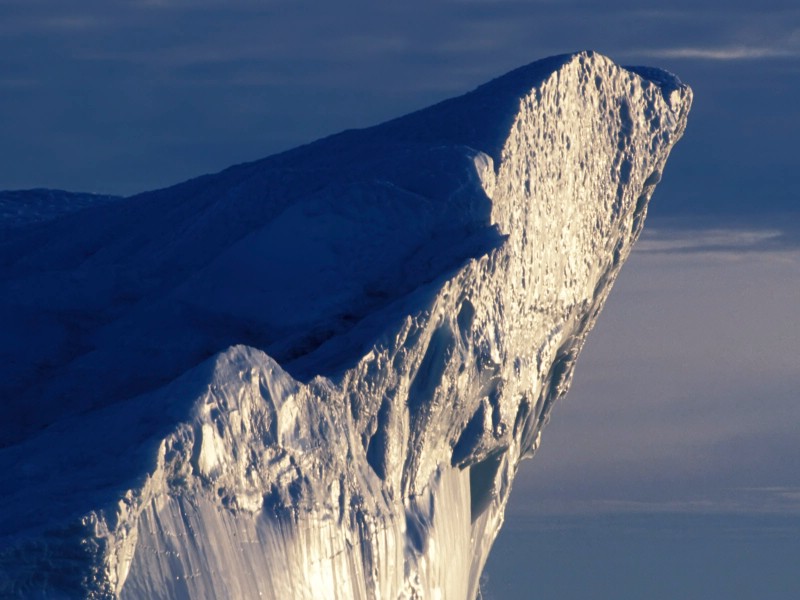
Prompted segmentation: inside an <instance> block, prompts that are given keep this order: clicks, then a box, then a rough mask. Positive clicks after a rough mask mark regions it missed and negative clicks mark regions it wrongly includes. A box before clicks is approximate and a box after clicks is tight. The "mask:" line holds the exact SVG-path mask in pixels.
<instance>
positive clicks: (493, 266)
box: [0, 52, 692, 600]
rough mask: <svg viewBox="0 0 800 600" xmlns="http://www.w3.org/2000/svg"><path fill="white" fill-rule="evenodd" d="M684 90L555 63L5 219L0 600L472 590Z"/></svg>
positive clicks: (586, 65)
mask: <svg viewBox="0 0 800 600" xmlns="http://www.w3.org/2000/svg"><path fill="white" fill-rule="evenodd" d="M691 98H692V95H691V90H690V89H689V88H688V87H687V86H685V85H683V84H682V83H681V82H680V81H679V80H678V79H677V78H676V77H674V76H673V75H671V74H669V73H666V72H664V71H660V70H657V69H650V68H639V67H637V68H622V67H619V66H617V65H615V64H614V63H612V62H611V61H610V60H609V59H607V58H605V57H603V56H601V55H598V54H596V53H593V52H583V53H577V54H572V55H565V56H559V57H553V58H549V59H545V60H543V61H539V62H536V63H533V64H531V65H528V66H526V67H522V68H520V69H517V70H516V71H512V72H511V73H509V74H507V75H505V76H503V77H500V78H498V79H496V80H494V81H491V82H489V83H487V84H485V85H483V86H480V87H479V88H477V89H476V90H474V91H473V92H470V93H468V94H466V95H464V96H461V97H458V98H454V99H451V100H447V101H444V102H442V103H440V104H437V105H435V106H432V107H430V108H427V109H424V110H421V111H419V112H416V113H413V114H410V115H407V116H405V117H401V118H399V119H396V120H393V121H389V122H387V123H384V124H382V125H378V126H376V127H372V128H368V129H363V130H353V131H346V132H343V133H341V134H338V135H334V136H331V137H329V138H325V139H322V140H320V141H317V142H314V143H312V144H309V145H307V146H302V147H300V148H296V149H294V150H290V151H288V152H285V153H282V154H278V155H275V156H271V157H269V158H266V159H263V160H260V161H257V162H253V163H248V164H243V165H238V166H234V167H231V168H229V169H226V170H225V171H222V172H220V173H217V174H215V175H206V176H203V177H200V178H198V179H195V180H191V181H188V182H185V183H182V184H179V185H176V186H174V187H171V188H167V189H163V190H157V191H154V192H149V193H145V194H140V195H138V196H134V197H131V198H126V199H120V200H115V201H114V202H103V203H100V204H99V205H97V206H95V207H93V208H90V209H84V210H81V211H79V212H75V213H73V214H66V215H62V216H60V217H59V218H52V219H49V220H47V221H46V222H38V223H36V222H23V221H24V219H23V220H22V221H21V222H20V223H21V224H18V225H17V226H15V227H14V228H13V229H11V230H9V231H8V232H6V233H5V234H4V238H3V241H2V243H0V270H1V272H2V274H3V277H2V283H0V286H2V294H0V331H2V335H3V338H4V340H3V344H2V347H3V360H2V361H0V363H1V364H0V394H1V395H2V398H3V404H2V407H1V408H0V411H2V412H1V413H0V417H1V418H0V469H2V471H3V473H4V477H3V479H2V481H0V498H2V507H1V510H0V596H2V597H10V598H39V597H42V598H92V599H99V598H104V599H105V598H120V599H124V600H133V599H145V598H147V599H151V598H195V599H197V598H231V599H237V598H241V599H251V598H275V599H281V600H284V599H291V598H295V599H301V598H302V599H304V598H315V599H318V598H330V599H345V598H347V599H349V598H358V599H361V598H363V599H377V598H406V599H413V598H432V599H436V598H441V599H448V600H450V599H462V598H463V599H470V600H471V599H473V598H475V597H476V595H477V593H478V581H479V577H480V574H481V571H482V569H483V566H484V564H485V561H486V558H487V555H488V553H489V550H490V548H491V546H492V543H493V541H494V539H495V537H496V535H497V532H498V530H499V528H500V526H501V525H502V522H503V511H504V508H505V505H506V502H507V501H508V497H509V493H510V490H511V485H512V481H513V478H514V475H515V473H516V471H517V469H518V468H519V465H520V461H521V460H522V459H523V458H525V457H530V456H532V455H533V453H534V452H535V451H536V449H537V447H538V445H539V440H540V435H541V431H542V428H543V426H544V425H545V424H546V422H547V419H548V416H549V414H550V410H551V408H552V406H553V403H554V402H555V401H557V400H558V399H559V398H560V397H562V396H563V395H564V394H565V393H566V391H567V389H568V387H569V384H570V381H571V378H572V372H573V368H574V365H575V361H576V359H577V357H578V354H579V352H580V350H581V347H582V345H583V342H584V339H585V336H586V334H587V333H588V331H589V330H590V329H591V327H592V325H593V324H594V322H595V320H596V318H597V315H598V313H599V312H600V310H601V308H602V306H603V304H604V302H605V300H606V297H607V295H608V293H609V291H610V289H611V286H612V284H613V282H614V279H615V278H616V276H617V273H618V271H619V269H620V267H621V265H622V263H623V262H624V261H625V259H626V257H627V256H628V254H629V252H630V249H631V246H632V244H633V243H634V242H635V240H636V239H637V237H638V235H639V233H640V231H641V229H642V226H643V223H644V217H645V215H646V212H647V203H648V201H649V199H650V197H651V195H652V193H653V189H654V187H655V185H656V184H657V183H658V182H659V181H660V178H661V174H662V173H663V169H664V164H665V162H666V160H667V156H668V154H669V152H670V150H671V148H672V146H673V145H674V144H675V142H676V141H677V140H678V139H679V138H680V137H681V135H682V134H683V131H684V128H685V125H686V118H687V114H688V111H689V108H690V105H691ZM34 220H35V219H29V220H28V221H34ZM40 220H41V219H40Z"/></svg>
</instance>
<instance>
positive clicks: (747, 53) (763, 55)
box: [628, 46, 800, 61]
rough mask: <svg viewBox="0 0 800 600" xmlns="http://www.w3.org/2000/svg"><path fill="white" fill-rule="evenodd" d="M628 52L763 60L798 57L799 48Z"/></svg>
mask: <svg viewBox="0 0 800 600" xmlns="http://www.w3.org/2000/svg"><path fill="white" fill-rule="evenodd" d="M628 54H631V55H637V56H650V57H655V58H685V59H699V60H719V61H732V60H764V59H770V58H799V57H800V48H770V47H765V46H724V47H717V48H703V47H700V46H684V47H677V48H653V49H645V50H636V51H632V52H630V53H628Z"/></svg>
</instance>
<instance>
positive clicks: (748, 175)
mask: <svg viewBox="0 0 800 600" xmlns="http://www.w3.org/2000/svg"><path fill="white" fill-rule="evenodd" d="M586 48H591V49H595V50H598V51H600V52H602V53H604V54H607V55H609V56H611V57H612V58H614V59H616V60H617V61H618V62H621V63H623V64H642V63H644V64H652V65H657V66H661V67H664V68H667V69H670V70H672V71H674V72H676V73H678V74H679V75H680V76H681V77H682V78H683V79H684V80H685V81H687V82H688V83H690V84H691V85H692V86H693V87H694V89H695V92H696V103H695V107H694V111H693V114H692V120H691V123H690V128H689V130H688V133H687V136H686V139H685V140H684V141H683V143H682V144H681V147H680V150H679V152H677V153H676V155H675V157H674V158H673V162H672V164H671V165H670V172H669V177H668V178H667V179H666V180H665V182H664V184H663V185H662V188H664V191H663V192H662V197H666V196H667V195H668V196H669V200H668V201H667V200H665V201H664V202H663V203H662V202H659V203H656V205H655V206H654V209H653V210H654V213H656V214H669V213H676V212H681V213H689V212H691V213H697V212H711V213H719V212H720V211H723V212H727V213H730V212H742V211H745V210H749V211H751V212H753V211H755V212H762V211H764V210H780V209H786V208H790V207H792V206H794V201H795V193H796V190H797V183H796V181H795V179H796V178H795V175H794V174H795V172H796V170H797V167H798V153H797V151H796V140H797V139H800V118H798V109H797V103H796V102H795V101H794V98H796V96H797V94H798V91H800V89H798V88H800V8H798V6H797V3H796V2H792V1H788V0H787V1H773V2H769V1H767V2H760V3H758V5H756V4H754V3H752V2H745V1H743V0H738V1H732V2H731V1H720V0H717V1H713V0H701V1H692V2H690V1H673V2H663V1H662V2H655V1H637V2H633V1H620V0H617V1H610V2H602V3H601V2H587V1H569V0H567V1H561V2H555V1H550V0H534V1H521V0H519V1H503V0H443V1H437V2H421V1H419V0H411V1H409V2H404V3H381V2H367V1H352V0H346V1H344V2H335V3H323V2H319V1H314V2H310V1H307V0H266V1H264V0H258V1H256V0H228V1H224V2H223V1H217V0H194V1H189V0H152V1H141V0H140V1H132V0H128V1H121V0H111V1H109V0H102V1H101V0H76V1H73V2H68V3H67V2H61V1H58V0H0V112H1V113H2V114H3V115H4V116H5V118H4V119H2V120H0V189H15V188H29V187H37V186H47V187H57V188H64V189H70V190H75V191H95V192H108V193H119V194H130V193H134V192H138V191H143V190H147V189H152V188H155V187H160V186H165V185H169V184H172V183H175V182H177V181H181V180H183V179H187V178H189V177H192V176H196V175H198V174H201V173H205V172H210V171H216V170H220V169H222V168H224V167H226V166H228V165H230V164H233V163H236V162H242V161H246V160H253V159H257V158H260V157H263V156H265V155H268V154H271V153H273V152H276V151H279V150H282V149H286V148H290V147H293V146H295V145H298V144H300V143H303V142H307V141H311V140H313V139H316V138H318V137H320V136H322V135H325V134H328V133H333V132H336V131H339V130H342V129H345V128H349V127H361V126H366V125H370V124H373V123H376V122H379V121H381V120H384V119H387V118H390V117H394V116H397V115H398V114H402V113H405V112H408V111H411V110H413V109H416V108H420V107H422V106H425V105H428V104H430V103H432V102H435V101H437V100H440V99H442V98H445V97H448V96H451V95H456V94H459V93H462V92H464V91H466V90H468V89H471V88H472V87H474V86H476V85H478V84H480V83H482V82H484V81H485V80H487V79H490V78H492V77H494V76H497V75H499V74H501V73H503V72H505V71H508V70H510V69H512V68H514V67H517V66H519V65H521V64H525V63H528V62H531V61H533V60H535V59H537V58H540V57H543V56H547V55H552V54H557V53H562V52H569V51H573V50H580V49H586Z"/></svg>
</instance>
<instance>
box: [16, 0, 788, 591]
mask: <svg viewBox="0 0 800 600" xmlns="http://www.w3.org/2000/svg"><path fill="white" fill-rule="evenodd" d="M587 48H590V49H595V50H598V51H599V52H601V53H603V54H606V55H608V56H610V57H611V58H613V59H615V60H616V61H617V62H620V63H622V64H648V65H652V66H659V67H662V68H666V69H668V70H671V71H673V72H675V73H677V74H678V75H679V76H680V77H681V78H682V79H683V80H684V81H685V82H687V83H689V84H690V85H691V86H692V87H693V88H694V91H695V104H694V108H693V111H692V113H691V115H690V122H689V128H688V130H687V133H686V136H685V138H684V139H683V140H682V141H681V142H680V143H679V144H678V146H677V147H676V149H675V151H674V153H673V156H672V158H671V159H670V162H669V164H668V166H667V169H666V173H665V177H664V179H663V181H662V183H661V185H660V186H659V189H658V191H657V192H656V194H655V197H654V199H653V203H652V206H651V220H650V223H649V225H648V230H647V231H648V233H647V234H646V237H645V239H644V240H642V241H643V242H644V243H643V244H641V245H640V247H639V248H637V250H636V251H635V252H634V255H633V256H632V258H631V261H630V263H629V264H628V265H626V267H625V269H623V272H622V275H621V278H620V280H619V282H618V285H617V286H616V288H615V290H614V291H613V293H612V295H611V298H610V300H609V303H608V305H607V307H606V310H605V312H604V314H603V315H602V317H601V318H600V321H599V324H598V326H597V329H596V330H595V331H594V332H592V334H591V335H590V337H589V342H588V345H587V348H586V351H585V353H584V354H583V355H582V357H581V359H580V360H579V364H578V368H577V372H576V378H575V384H574V388H573V390H572V392H571V393H570V395H569V397H568V398H567V400H566V401H565V402H564V403H563V404H562V405H561V406H558V407H556V410H555V413H554V416H553V422H552V423H551V425H550V426H549V428H548V429H547V430H546V431H545V434H544V439H543V446H542V450H541V452H540V454H539V455H538V456H537V457H536V459H534V460H533V461H531V462H530V463H528V464H525V465H523V469H522V472H521V474H520V477H519V480H518V481H517V483H516V485H515V490H514V494H513V496H512V503H511V506H510V509H509V519H508V522H507V529H509V530H510V531H512V532H513V531H522V530H524V527H525V526H524V522H525V521H524V519H526V518H530V517H531V516H536V515H540V516H541V515H545V516H548V518H554V519H555V518H560V519H566V518H572V517H574V516H576V515H577V516H578V517H586V516H589V517H597V516H598V515H609V514H614V515H620V514H622V515H628V516H630V515H641V514H650V515H655V516H654V517H653V518H654V519H656V518H658V519H663V518H665V517H664V515H673V514H680V515H693V516H697V515H700V516H703V515H705V516H707V517H708V519H707V520H706V521H704V523H705V524H706V525H707V528H710V529H709V531H711V530H714V527H716V525H715V524H717V523H720V522H719V521H715V520H713V519H712V517H711V516H709V515H713V516H715V518H716V517H719V516H720V515H728V516H730V515H739V516H740V517H741V516H742V515H747V516H749V517H750V518H755V517H757V516H759V515H773V516H774V515H780V516H781V517H782V518H783V517H785V518H796V517H797V515H800V475H798V473H799V471H798V469H797V467H796V464H795V461H794V460H793V459H794V457H796V456H798V450H800V448H798V441H797V435H796V433H795V432H796V429H797V423H798V421H800V413H799V412H798V409H797V408H796V407H797V406H798V403H797V389H798V388H799V387H800V385H799V384H800V376H799V375H798V374H799V373H800V362H799V361H798V354H799V353H798V348H797V343H798V340H800V318H798V317H797V310H796V305H797V299H798V298H800V251H799V250H798V246H799V245H798V239H800V238H798V236H797V233H798V231H800V227H798V223H800V220H798V209H797V207H798V196H800V183H798V182H799V181H800V179H799V178H798V174H800V151H799V150H798V148H799V145H798V144H799V142H798V140H800V102H798V100H797V98H798V97H800V6H799V5H798V3H797V1H796V0H786V1H768V0H767V1H762V2H759V3H755V2H752V1H750V0H747V1H745V0H731V1H723V0H693V1H689V0H685V1H672V2H670V1H667V0H662V1H658V2H656V1H651V0H639V1H633V0H630V1H628V0H608V1H607V2H588V1H570V0H563V1H556V0H533V1H523V0H517V1H503V0H442V1H436V2H434V1H430V0H428V1H425V2H422V1H420V0H408V1H406V2H403V3H385V2H375V1H374V0H373V1H369V2H368V1H366V0H365V1H351V0H346V1H341V2H319V1H314V2H311V1H307V0H266V1H263V0H262V1H256V0H226V1H222V0H219V1H218V0H151V1H133V0H129V1H121V0H74V1H71V2H63V1H60V0H0V114H2V115H3V117H2V118H0V189H19V188H33V187H55V188H62V189H69V190H75V191H93V192H104V193H116V194H131V193H135V192H139V191H144V190H148V189H153V188H156V187H161V186H166V185H169V184H172V183H176V182H178V181H181V180H184V179H187V178H190V177H193V176H196V175H199V174H202V173H206V172H212V171H217V170H220V169H222V168H224V167H226V166H228V165H231V164H234V163H237V162H243V161H247V160H254V159H257V158H261V157H263V156H266V155H268V154H271V153H274V152H277V151H280V150H283V149H287V148H290V147H293V146H296V145H298V144H301V143H304V142H308V141H311V140H314V139H316V138H319V137H321V136H323V135H327V134H330V133H334V132H337V131H340V130H342V129H345V128H350V127H363V126H367V125H371V124H374V123H377V122H380V121H382V120H385V119H388V118H391V117H395V116H398V115H400V114H403V113H406V112H410V111H412V110H415V109H417V108H421V107H423V106H426V105H429V104H431V103H433V102H436V101H438V100H441V99H443V98H446V97H449V96H453V95H457V94H460V93H463V92H465V91H467V90H469V89H471V88H473V87H475V86H476V85H478V84H480V83H482V82H484V81H486V80H488V79H491V78H493V77H495V76H497V75H500V74H502V73H504V72H506V71H508V70H510V69H512V68H515V67H517V66H519V65H522V64H525V63H528V62H531V61H533V60H536V59H538V58H542V57H544V56H548V55H552V54H558V53H563V52H569V51H573V50H581V49H587ZM720 229H722V231H720ZM787 231H788V232H789V233H790V234H789V235H786V236H785V237H783V238H778V237H775V235H773V232H778V233H780V232H787ZM770 236H773V237H770ZM793 516H794V517H793ZM737 518H739V517H737ZM653 522H655V521H653ZM726 523H727V524H726ZM729 524H730V523H728V522H725V523H723V525H720V526H719V527H723V528H724V527H728V526H729ZM701 529H702V528H701ZM779 529H780V528H779ZM714 531H719V529H717V530H714ZM709 535H710V537H713V535H711V534H709ZM765 535H766V534H765ZM509 539H510V538H509ZM521 539H522V542H524V540H525V539H528V538H525V537H523V538H521ZM570 539H572V540H573V542H572V543H573V550H575V549H577V548H580V547H581V546H582V544H584V543H585V539H581V538H580V537H574V538H570ZM765 539H767V538H765ZM770 540H771V541H770ZM522 542H520V541H519V540H517V542H514V543H522ZM509 543H511V542H506V541H503V540H501V544H500V545H499V546H498V552H499V553H502V552H504V551H505V552H508V548H509V546H508V544H509ZM502 544H506V545H505V546H503V545H502ZM623 545H624V543H623ZM512 546H513V544H512ZM634 546H635V544H634V543H633V542H631V545H630V546H629V547H630V548H633V547H634ZM700 546H702V544H701V545H700ZM504 548H505V550H504ZM664 548H666V550H664V552H667V551H669V552H673V551H674V548H673V547H670V546H664ZM758 548H759V549H761V546H758ZM770 548H772V549H773V550H772V552H774V553H775V557H776V562H775V563H774V564H782V563H780V561H779V560H777V557H778V554H779V553H782V556H783V559H784V560H785V558H786V552H788V551H793V552H796V551H797V547H796V545H795V546H792V547H791V548H789V549H788V550H787V549H786V548H785V547H783V546H781V545H780V544H778V543H776V542H775V539H772V538H770V539H769V540H768V541H766V542H764V545H763V549H765V551H766V552H770V550H769V549H770ZM651 550H652V549H651ZM528 551H529V550H524V549H521V547H517V551H516V552H517V554H519V552H528ZM562 551H564V552H566V551H565V550H563V548H562ZM653 551H654V552H656V551H655V550H653ZM609 552H610V553H611V554H613V552H612V551H609ZM745 554H746V553H745ZM565 556H566V554H565ZM742 556H745V555H742ZM797 558H800V557H797ZM734 563H735V561H734ZM735 564H740V563H735ZM787 564H788V563H787ZM741 565H745V561H744V559H742V562H741ZM496 568H497V567H496ZM742 568H746V567H745V566H743V567H742ZM789 571H790V568H789V567H786V568H785V569H784V570H783V571H781V572H780V573H779V574H778V575H776V576H775V578H773V579H774V580H775V581H779V582H780V581H783V582H784V583H786V582H787V581H789V580H788V579H787V577H789ZM492 572H493V571H492V570H491V568H490V572H489V575H490V576H491V574H492ZM495 572H496V571H495ZM532 572H535V569H533V570H532ZM686 577H687V578H689V579H687V582H686V587H685V589H693V588H692V581H691V580H690V579H691V577H692V575H691V574H689V575H686ZM781 577H783V579H781ZM792 581H796V579H795V580H792ZM580 583H581V582H580V578H576V585H577V586H579V585H580ZM695 583H696V584H697V585H696V586H695V588H694V589H700V587H698V586H700V584H699V583H698V582H697V581H696V582H695ZM787 585H789V584H787ZM554 589H555V588H554ZM632 589H638V588H635V587H634V588H632ZM780 589H783V588H780ZM559 593H560V594H561V596H560V597H562V598H567V597H570V596H569V595H568V594H567V593H566V592H565V591H564V589H560V592H559ZM500 597H507V598H511V597H512V595H510V594H509V595H507V596H500ZM520 597H526V596H525V595H520ZM545 597H547V596H545ZM576 597H586V596H585V595H583V596H580V595H578V596H576ZM593 597H597V598H600V597H609V598H610V597H616V598H620V597H622V596H620V595H619V594H618V593H616V592H609V593H608V595H607V596H603V595H602V594H601V593H600V592H599V591H598V592H597V594H596V595H594V596H593ZM631 597H636V596H631ZM651 597H656V596H651ZM682 597H690V596H687V595H685V594H684V595H683V596H682ZM698 597H700V596H698ZM705 597H711V596H708V595H706V596H705ZM729 597H733V596H729ZM741 597H757V596H746V595H743V596H741ZM762 597H770V596H768V595H765V596H762ZM774 597H776V598H777V597H781V596H780V595H779V594H778V595H776V596H774Z"/></svg>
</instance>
